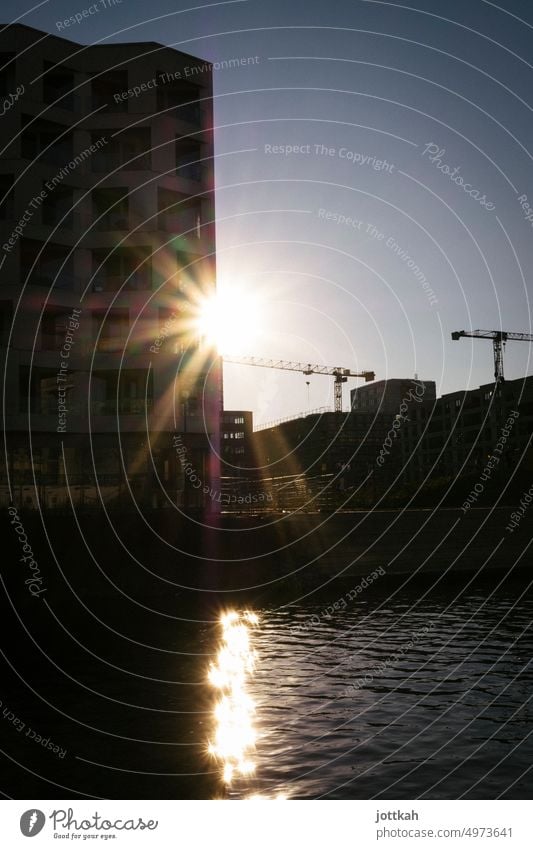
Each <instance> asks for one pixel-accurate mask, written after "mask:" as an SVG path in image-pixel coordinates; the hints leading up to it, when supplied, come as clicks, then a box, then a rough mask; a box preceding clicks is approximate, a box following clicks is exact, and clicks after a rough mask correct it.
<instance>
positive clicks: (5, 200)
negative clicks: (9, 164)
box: [0, 174, 15, 221]
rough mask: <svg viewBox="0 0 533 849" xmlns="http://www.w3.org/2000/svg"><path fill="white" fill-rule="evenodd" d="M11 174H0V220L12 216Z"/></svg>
mask: <svg viewBox="0 0 533 849" xmlns="http://www.w3.org/2000/svg"><path fill="white" fill-rule="evenodd" d="M13 199H14V198H13V174H0V221H6V219H8V218H13V216H14V214H15V213H14V211H13V206H14V204H13Z"/></svg>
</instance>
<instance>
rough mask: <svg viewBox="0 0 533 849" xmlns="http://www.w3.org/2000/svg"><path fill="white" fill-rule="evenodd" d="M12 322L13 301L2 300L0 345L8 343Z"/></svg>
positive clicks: (0, 308)
mask: <svg viewBox="0 0 533 849" xmlns="http://www.w3.org/2000/svg"><path fill="white" fill-rule="evenodd" d="M12 322H13V305H12V303H11V301H0V345H7V340H8V338H9V334H10V331H11V324H12Z"/></svg>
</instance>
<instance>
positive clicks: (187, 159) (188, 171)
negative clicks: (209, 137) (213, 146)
mask: <svg viewBox="0 0 533 849" xmlns="http://www.w3.org/2000/svg"><path fill="white" fill-rule="evenodd" d="M201 159H202V145H201V144H200V142H197V141H193V140H191V139H180V138H177V139H176V176H177V177H181V179H182V180H193V181H195V182H200V181H201V179H202V171H203V167H202V162H201V161H200V160H201Z"/></svg>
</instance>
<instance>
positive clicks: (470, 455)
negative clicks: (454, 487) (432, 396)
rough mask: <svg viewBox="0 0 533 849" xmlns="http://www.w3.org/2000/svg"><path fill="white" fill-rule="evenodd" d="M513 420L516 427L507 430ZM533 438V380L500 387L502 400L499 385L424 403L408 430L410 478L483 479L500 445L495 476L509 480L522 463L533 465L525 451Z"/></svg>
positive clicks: (405, 449) (413, 412) (405, 434)
mask: <svg viewBox="0 0 533 849" xmlns="http://www.w3.org/2000/svg"><path fill="white" fill-rule="evenodd" d="M513 412H515V413H518V416H516V417H513V416H512V415H511V414H512V413H513ZM509 417H511V420H512V424H511V426H510V427H506V422H507V421H508V419H509ZM532 433H533V377H525V378H519V379H517V380H509V381H506V382H505V383H503V384H501V397H500V396H498V395H495V391H494V383H487V384H485V385H483V386H480V387H479V388H478V389H471V390H461V391H458V392H450V393H447V394H446V395H443V396H442V397H441V398H439V399H438V400H436V401H423V403H422V404H415V405H413V407H412V409H411V411H410V415H409V421H407V422H406V423H405V428H404V430H403V436H402V440H401V448H402V455H403V465H404V473H405V477H406V479H407V480H408V481H411V482H413V483H416V482H420V481H422V480H423V479H424V478H425V477H426V476H428V475H432V476H434V477H448V478H455V477H457V476H464V475H468V474H470V475H475V474H480V473H481V472H483V470H484V468H485V466H486V463H487V461H488V459H489V458H490V456H491V455H493V454H494V452H495V450H496V446H498V444H500V447H501V453H500V452H498V453H497V454H496V456H497V463H495V465H494V472H493V473H492V472H491V475H490V476H491V477H494V476H496V475H497V474H500V473H502V472H503V473H504V475H506V474H508V473H509V472H510V471H511V470H512V469H514V468H515V467H516V466H517V465H518V463H521V464H524V463H526V464H529V465H531V450H529V452H527V451H526V449H527V446H528V443H530V441H531V435H532ZM502 436H503V437H504V438H503V441H501V440H502Z"/></svg>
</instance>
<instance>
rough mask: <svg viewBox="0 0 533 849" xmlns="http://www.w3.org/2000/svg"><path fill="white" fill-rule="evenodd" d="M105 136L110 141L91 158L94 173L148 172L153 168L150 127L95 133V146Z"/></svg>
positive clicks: (93, 136)
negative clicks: (122, 170)
mask: <svg viewBox="0 0 533 849" xmlns="http://www.w3.org/2000/svg"><path fill="white" fill-rule="evenodd" d="M102 135H104V136H105V137H106V138H107V139H109V141H108V143H107V144H106V145H104V147H100V148H99V149H98V150H97V151H96V152H95V153H93V155H92V157H91V162H92V168H93V171H95V172H97V173H100V174H101V173H106V172H109V171H115V170H116V169H117V168H124V170H126V171H148V170H150V168H151V167H152V156H151V147H152V143H151V132H150V128H149V127H133V128H131V129H129V130H121V131H119V130H117V129H114V130H104V131H103V132H98V133H96V132H95V133H93V134H92V141H93V144H96V142H97V141H98V140H99V139H101V138H102Z"/></svg>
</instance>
